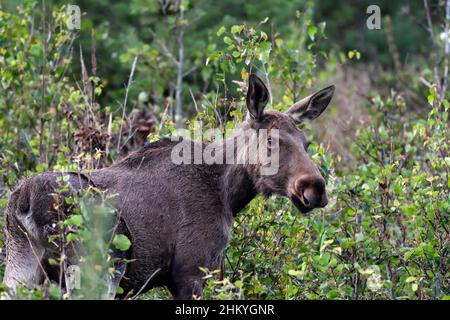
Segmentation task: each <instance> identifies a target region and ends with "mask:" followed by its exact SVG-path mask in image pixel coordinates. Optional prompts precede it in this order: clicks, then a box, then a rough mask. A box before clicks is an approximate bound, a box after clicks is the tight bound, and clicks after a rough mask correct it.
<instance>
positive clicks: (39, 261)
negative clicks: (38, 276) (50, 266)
mask: <svg viewBox="0 0 450 320" xmlns="http://www.w3.org/2000/svg"><path fill="white" fill-rule="evenodd" d="M18 227H19V229H20V231H22V232H23V233H24V234H25V237H26V238H27V240H28V243H29V245H30V248H31V251H32V252H33V255H34V257H35V258H36V261H37V262H38V264H39V267H40V268H41V270H42V273H43V274H44V276H45V279H46V280H47V282H49V283H50V278H49V277H48V274H47V272H46V271H45V269H44V266H43V265H42V263H41V259H40V258H39V257H38V255H37V253H36V251H35V250H34V247H33V244H32V243H31V239H30V237H29V236H28V233H27V232H26V231H25V230H23V229H22V227H21V226H18Z"/></svg>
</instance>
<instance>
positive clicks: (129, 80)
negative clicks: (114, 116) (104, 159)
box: [117, 56, 138, 151]
mask: <svg viewBox="0 0 450 320" xmlns="http://www.w3.org/2000/svg"><path fill="white" fill-rule="evenodd" d="M137 59H138V57H137V56H136V57H134V61H133V65H132V66H131V72H130V76H129V78H128V84H127V87H126V88H125V98H124V101H123V105H122V108H123V109H122V125H121V126H120V130H119V139H118V141H117V151H120V140H121V139H122V129H123V120H124V119H125V112H126V109H127V100H128V92H129V91H130V87H131V82H132V81H133V76H134V70H135V69H136V63H137Z"/></svg>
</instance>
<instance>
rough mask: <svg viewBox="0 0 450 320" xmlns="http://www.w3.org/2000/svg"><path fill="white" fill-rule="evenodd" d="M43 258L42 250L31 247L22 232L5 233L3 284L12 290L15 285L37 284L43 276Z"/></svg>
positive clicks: (37, 246) (35, 246)
mask: <svg viewBox="0 0 450 320" xmlns="http://www.w3.org/2000/svg"><path fill="white" fill-rule="evenodd" d="M43 256H44V248H43V247H41V246H39V245H32V243H31V241H30V239H29V238H27V236H26V234H24V232H22V231H21V230H14V231H13V232H7V238H6V270H5V279H4V282H5V284H6V285H7V286H8V287H10V288H13V289H14V288H15V287H16V286H17V285H26V286H32V285H34V284H39V283H40V282H41V281H42V278H43V276H44V271H43V267H42V264H41V260H42V257H43Z"/></svg>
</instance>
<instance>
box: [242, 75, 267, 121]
mask: <svg viewBox="0 0 450 320" xmlns="http://www.w3.org/2000/svg"><path fill="white" fill-rule="evenodd" d="M246 101H247V108H248V111H249V113H250V115H251V117H252V118H253V119H255V120H256V121H260V120H261V119H262V115H263V114H264V108H265V107H266V105H267V102H269V90H267V88H266V86H265V84H264V82H263V81H262V80H261V79H260V78H258V77H257V76H256V75H254V74H251V75H250V76H249V79H248V90H247V99H246Z"/></svg>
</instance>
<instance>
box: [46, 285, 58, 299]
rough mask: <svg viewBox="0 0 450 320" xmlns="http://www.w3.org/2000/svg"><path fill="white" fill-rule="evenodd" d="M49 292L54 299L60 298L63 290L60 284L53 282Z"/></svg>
mask: <svg viewBox="0 0 450 320" xmlns="http://www.w3.org/2000/svg"><path fill="white" fill-rule="evenodd" d="M48 293H49V294H50V297H51V298H52V299H55V300H56V299H59V298H60V296H61V290H60V288H59V286H57V285H56V284H54V283H52V284H51V285H50V286H49V287H48Z"/></svg>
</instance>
